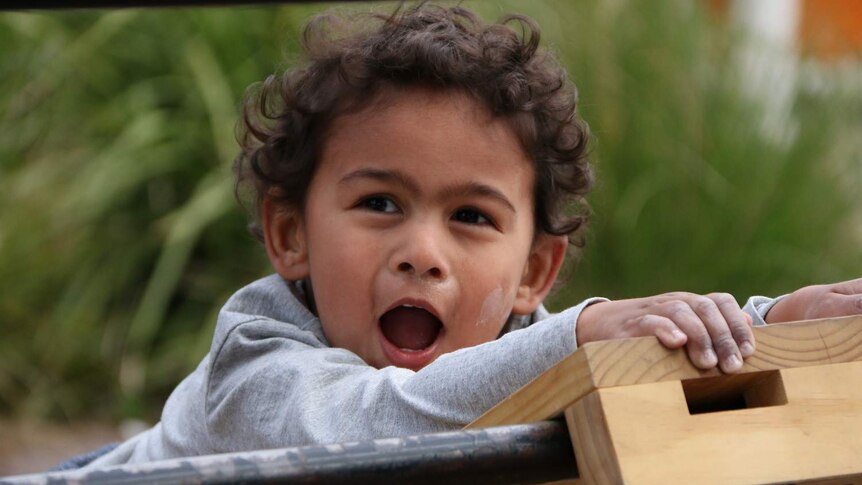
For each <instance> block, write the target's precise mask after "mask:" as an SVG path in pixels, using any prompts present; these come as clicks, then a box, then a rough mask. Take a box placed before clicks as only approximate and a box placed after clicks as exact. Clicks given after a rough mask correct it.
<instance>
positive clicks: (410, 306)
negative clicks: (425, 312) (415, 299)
mask: <svg viewBox="0 0 862 485" xmlns="http://www.w3.org/2000/svg"><path fill="white" fill-rule="evenodd" d="M401 306H403V307H405V308H419V307H417V306H416V305H401Z"/></svg>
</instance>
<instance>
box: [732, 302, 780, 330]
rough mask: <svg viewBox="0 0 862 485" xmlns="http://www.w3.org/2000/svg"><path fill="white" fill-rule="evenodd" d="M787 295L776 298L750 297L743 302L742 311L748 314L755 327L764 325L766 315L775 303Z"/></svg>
mask: <svg viewBox="0 0 862 485" xmlns="http://www.w3.org/2000/svg"><path fill="white" fill-rule="evenodd" d="M786 296H787V295H782V296H779V297H777V298H769V297H766V296H752V297H751V298H749V299H748V301H747V302H745V305H744V306H743V307H742V311H744V312H745V313H748V314H749V315H750V316H751V318H752V321H753V324H754V326H755V327H758V326H762V325H766V314H767V313H769V310H771V309H772V307H774V306H775V304H776V303H778V302H779V301H781V300H783V299H784V298H785V297H786Z"/></svg>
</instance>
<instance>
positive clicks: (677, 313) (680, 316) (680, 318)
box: [659, 300, 719, 369]
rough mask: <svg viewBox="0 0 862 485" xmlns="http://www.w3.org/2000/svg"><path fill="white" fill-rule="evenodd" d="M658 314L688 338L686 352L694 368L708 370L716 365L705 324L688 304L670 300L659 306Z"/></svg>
mask: <svg viewBox="0 0 862 485" xmlns="http://www.w3.org/2000/svg"><path fill="white" fill-rule="evenodd" d="M659 312H660V313H661V314H662V315H663V316H666V317H667V318H669V319H670V320H672V321H673V323H674V324H676V326H678V327H679V329H680V330H682V332H683V333H685V335H686V336H687V337H688V340H687V343H686V350H687V351H688V356H689V358H690V359H691V361H692V363H693V364H694V365H695V366H697V367H700V368H701V369H710V368H712V367H715V366H716V365H717V364H718V362H719V360H718V356H717V355H716V353H715V349H714V348H713V345H712V343H713V341H712V337H711V336H710V334H709V331H708V330H707V328H706V327H707V324H706V322H704V321H703V320H702V319H701V317H699V316H698V315H697V313H695V311H694V310H693V309H692V307H691V304H690V303H689V302H687V301H683V300H670V301H668V302H666V303H664V304H662V305H661V306H660V308H659Z"/></svg>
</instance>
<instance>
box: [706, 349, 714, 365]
mask: <svg viewBox="0 0 862 485" xmlns="http://www.w3.org/2000/svg"><path fill="white" fill-rule="evenodd" d="M703 360H705V361H706V362H705V363H706V365H709V366H714V365H715V364H717V363H718V356H717V355H715V352H714V351H713V350H712V349H707V350H706V351H705V352H704V353H703Z"/></svg>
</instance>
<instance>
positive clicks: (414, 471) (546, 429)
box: [0, 421, 578, 485]
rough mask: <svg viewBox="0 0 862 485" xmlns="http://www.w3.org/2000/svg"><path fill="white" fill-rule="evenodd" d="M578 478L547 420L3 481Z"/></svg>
mask: <svg viewBox="0 0 862 485" xmlns="http://www.w3.org/2000/svg"><path fill="white" fill-rule="evenodd" d="M570 478H578V470H577V466H576V464H575V454H574V451H573V450H572V444H571V441H570V439H569V433H568V431H567V429H566V425H565V423H563V422H561V421H543V422H539V423H532V424H519V425H514V426H501V427H495V428H483V429H476V430H464V431H452V432H445V433H434V434H425V435H417V436H408V437H401V438H385V439H377V440H367V441H355V442H349V443H338V444H332V445H322V446H303V447H299V448H283V449H279V450H266V451H253V452H245V453H231V454H225V455H210V456H200V457H193V458H182V459H176V460H166V461H160V462H153V463H146V464H141V465H124V466H120V467H111V468H105V469H101V470H95V471H90V472H86V473H85V472H80V471H72V472H62V473H48V474H41V475H22V476H18V477H8V478H6V479H0V485H12V484H15V485H19V484H24V483H27V484H29V483H51V484H55V483H56V484H63V483H68V484H78V483H80V484H138V483H140V484H145V483H146V484H158V485H167V484H175V483H183V484H189V483H195V484H227V483H244V484H273V483H302V484H334V485H358V484H378V483H410V484H419V485H422V484H433V483H438V484H439V483H471V484H473V483H475V484H511V483H541V482H549V481H555V480H563V479H570Z"/></svg>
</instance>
